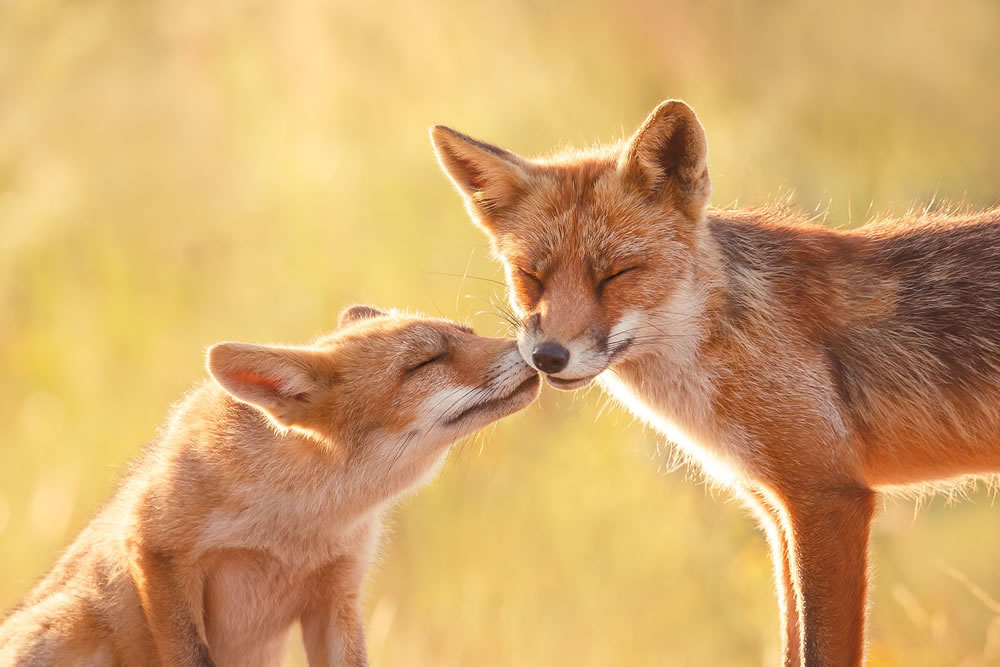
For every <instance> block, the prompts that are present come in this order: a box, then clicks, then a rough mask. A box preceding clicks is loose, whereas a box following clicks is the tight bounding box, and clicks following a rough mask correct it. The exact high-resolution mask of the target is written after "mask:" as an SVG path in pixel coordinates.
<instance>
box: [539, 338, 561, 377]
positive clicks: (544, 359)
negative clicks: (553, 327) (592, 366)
mask: <svg viewBox="0 0 1000 667" xmlns="http://www.w3.org/2000/svg"><path fill="white" fill-rule="evenodd" d="M531 363H532V364H533V365H534V366H535V368H537V369H538V370H540V371H541V372H543V373H558V372H559V371H561V370H563V369H564V368H566V366H567V365H568V364H569V350H567V349H566V348H565V347H564V346H563V345H562V344H561V343H557V342H556V341H551V340H547V341H545V342H543V343H539V344H538V345H536V346H535V349H534V351H533V352H532V353H531Z"/></svg>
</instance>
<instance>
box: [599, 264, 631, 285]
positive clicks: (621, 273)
mask: <svg viewBox="0 0 1000 667" xmlns="http://www.w3.org/2000/svg"><path fill="white" fill-rule="evenodd" d="M638 268H639V267H638V266H630V267H628V268H627V269H622V270H621V271H618V272H617V273H612V274H611V275H610V276H607V277H605V278H604V279H602V280H601V282H599V283H598V284H597V289H598V291H600V290H602V289H604V288H605V287H607V285H608V283H610V282H611V281H612V280H614V279H615V278H620V277H621V276H624V275H625V274H626V273H629V272H630V271H635V270H636V269H638Z"/></svg>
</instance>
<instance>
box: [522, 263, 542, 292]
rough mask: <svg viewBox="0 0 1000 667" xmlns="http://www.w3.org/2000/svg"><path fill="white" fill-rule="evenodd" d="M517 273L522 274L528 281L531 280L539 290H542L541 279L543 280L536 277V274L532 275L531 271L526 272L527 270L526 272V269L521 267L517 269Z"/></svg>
mask: <svg viewBox="0 0 1000 667" xmlns="http://www.w3.org/2000/svg"><path fill="white" fill-rule="evenodd" d="M517 271H518V273H520V274H521V275H522V276H524V277H525V278H527V279H528V280H530V281H531V282H533V283H535V285H537V286H538V288H539V289H541V288H542V279H541V278H539V277H538V276H536V275H535V274H534V273H531V272H530V271H525V270H524V269H522V268H521V267H520V266H519V267H517Z"/></svg>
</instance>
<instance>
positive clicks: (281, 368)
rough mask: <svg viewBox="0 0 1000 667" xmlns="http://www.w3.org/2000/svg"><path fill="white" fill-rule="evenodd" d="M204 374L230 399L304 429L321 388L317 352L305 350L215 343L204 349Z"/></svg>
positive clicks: (284, 424) (282, 424)
mask: <svg viewBox="0 0 1000 667" xmlns="http://www.w3.org/2000/svg"><path fill="white" fill-rule="evenodd" d="M207 366H208V372H209V373H210V374H211V375H212V378H213V379H214V380H215V381H216V382H217V383H218V384H219V386H220V387H222V388H223V389H225V390H226V391H227V392H228V393H229V394H230V395H231V396H232V397H233V398H235V399H237V400H239V401H242V402H244V403H250V404H251V405H254V406H256V407H258V408H260V409H261V410H263V411H264V412H265V413H267V414H268V416H270V417H271V418H272V419H273V420H274V421H275V422H277V423H278V424H279V425H281V426H285V427H288V426H305V420H304V417H305V416H306V413H307V410H308V409H309V408H310V398H312V397H313V395H314V394H315V393H316V392H318V391H319V390H320V389H322V384H321V383H320V382H319V381H318V380H317V379H316V378H317V377H318V376H319V372H318V371H319V370H320V365H319V363H318V359H317V353H316V352H315V351H313V350H309V349H306V348H294V347H272V346H269V345H254V344H252V343H219V344H217V345H213V346H212V347H210V348H208V363H207Z"/></svg>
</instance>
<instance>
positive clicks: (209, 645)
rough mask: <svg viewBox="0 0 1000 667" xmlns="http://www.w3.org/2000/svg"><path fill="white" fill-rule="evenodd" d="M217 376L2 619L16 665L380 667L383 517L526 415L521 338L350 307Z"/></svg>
mask: <svg viewBox="0 0 1000 667" xmlns="http://www.w3.org/2000/svg"><path fill="white" fill-rule="evenodd" d="M208 369H209V372H210V373H211V375H212V377H213V380H214V382H205V383H203V384H202V385H200V386H199V387H198V388H197V389H196V390H195V391H194V392H193V393H191V394H190V395H189V396H188V397H187V398H186V399H185V400H184V401H183V402H182V403H181V404H180V405H179V406H177V407H176V408H175V409H174V411H173V413H172V414H171V416H170V418H169V420H168V422H167V425H166V427H165V428H164V430H163V432H162V433H161V435H160V436H159V437H158V438H157V441H156V442H155V443H154V444H153V445H152V446H151V447H150V449H149V451H148V452H147V454H146V456H145V457H144V459H143V460H142V461H141V462H140V463H138V464H137V465H136V466H135V468H134V470H133V471H132V472H131V473H130V474H129V475H128V476H127V478H126V479H125V481H124V483H123V484H122V486H121V488H120V489H119V490H118V492H117V493H116V494H115V496H114V498H113V499H112V500H111V502H110V503H109V504H108V506H107V507H105V508H104V510H103V511H101V513H100V514H99V515H98V516H97V517H96V518H95V519H94V520H93V521H92V522H91V523H90V525H89V526H87V528H85V529H84V531H83V532H82V533H81V534H80V536H79V537H78V538H77V539H76V541H74V542H73V544H72V545H71V546H70V547H69V549H68V550H67V552H66V553H65V554H64V555H63V557H62V558H61V559H60V560H59V562H58V563H57V564H56V566H55V568H54V569H53V570H52V571H51V572H50V573H49V574H48V576H46V577H45V578H44V579H43V580H42V581H41V583H39V584H38V586H37V587H36V588H35V589H34V590H33V591H31V592H30V593H29V594H28V595H27V597H26V598H25V599H24V601H23V603H22V604H21V605H20V607H18V608H17V609H15V610H13V611H12V612H11V613H10V614H9V615H8V617H7V618H6V620H5V621H4V622H3V624H2V625H0V663H2V664H4V665H25V666H27V665H66V666H69V665H93V666H97V665H129V666H133V665H136V666H139V665H150V666H163V667H166V666H168V665H169V666H170V667H174V666H180V665H234V666H240V667H243V666H245V665H277V664H280V662H281V656H282V652H283V648H284V643H285V637H286V635H287V633H288V631H289V628H290V626H291V625H292V624H293V623H295V622H296V621H299V622H300V623H301V625H302V631H303V638H304V640H305V644H306V650H307V654H308V657H309V664H310V665H341V666H343V667H360V666H362V665H366V664H367V660H366V657H365V644H364V629H363V626H362V617H361V613H360V608H359V595H360V588H361V584H362V580H363V578H364V576H365V573H366V571H367V569H368V566H369V564H370V563H371V561H372V559H373V558H374V557H375V554H376V551H377V548H378V541H379V534H380V522H381V519H380V517H381V514H382V512H383V510H384V509H385V508H386V507H387V506H388V505H390V504H391V503H392V501H393V500H394V499H396V498H397V497H398V496H400V495H401V494H402V493H405V492H406V491H408V490H411V489H414V488H416V487H417V486H419V484H421V483H422V482H423V481H425V480H426V479H428V478H429V477H430V476H431V475H432V474H433V473H434V472H435V471H436V470H437V469H438V468H439V467H440V466H441V464H442V462H443V460H444V458H445V455H446V454H447V452H448V449H449V447H450V445H451V443H453V442H455V441H456V440H457V439H459V438H461V437H464V436H466V435H468V434H470V433H472V432H473V431H475V430H477V429H478V428H480V427H482V426H485V425H486V424H488V423H490V422H493V421H495V420H497V419H500V418H501V417H503V416H505V415H507V414H510V413H511V412H514V411H516V410H519V409H521V408H523V407H524V406H526V405H527V404H528V403H530V402H531V401H532V400H533V399H534V397H535V396H536V395H537V392H538V386H539V382H538V376H537V375H536V374H535V373H534V371H533V370H532V369H531V368H529V367H528V366H527V365H526V364H525V363H524V362H523V361H522V360H521V358H520V355H519V354H518V352H517V349H516V346H515V344H514V342H513V341H509V340H504V339H492V338H480V337H478V336H475V335H474V334H473V333H472V331H471V330H469V329H468V328H466V327H463V326H460V325H457V324H454V323H452V322H448V321H445V320H428V319H419V318H415V317H406V316H400V315H395V314H391V315H390V314H386V313H382V312H380V311H377V310H375V309H373V308H370V307H361V306H356V307H353V308H350V309H348V310H346V311H345V312H344V313H343V315H342V317H341V329H340V330H338V331H337V332H335V333H334V334H332V335H330V336H327V337H324V338H321V339H320V340H318V341H317V342H315V343H314V344H312V345H308V346H304V347H274V346H264V345H250V344H245V343H221V344H219V345H216V346H214V347H212V348H211V349H210V350H209V354H208Z"/></svg>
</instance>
